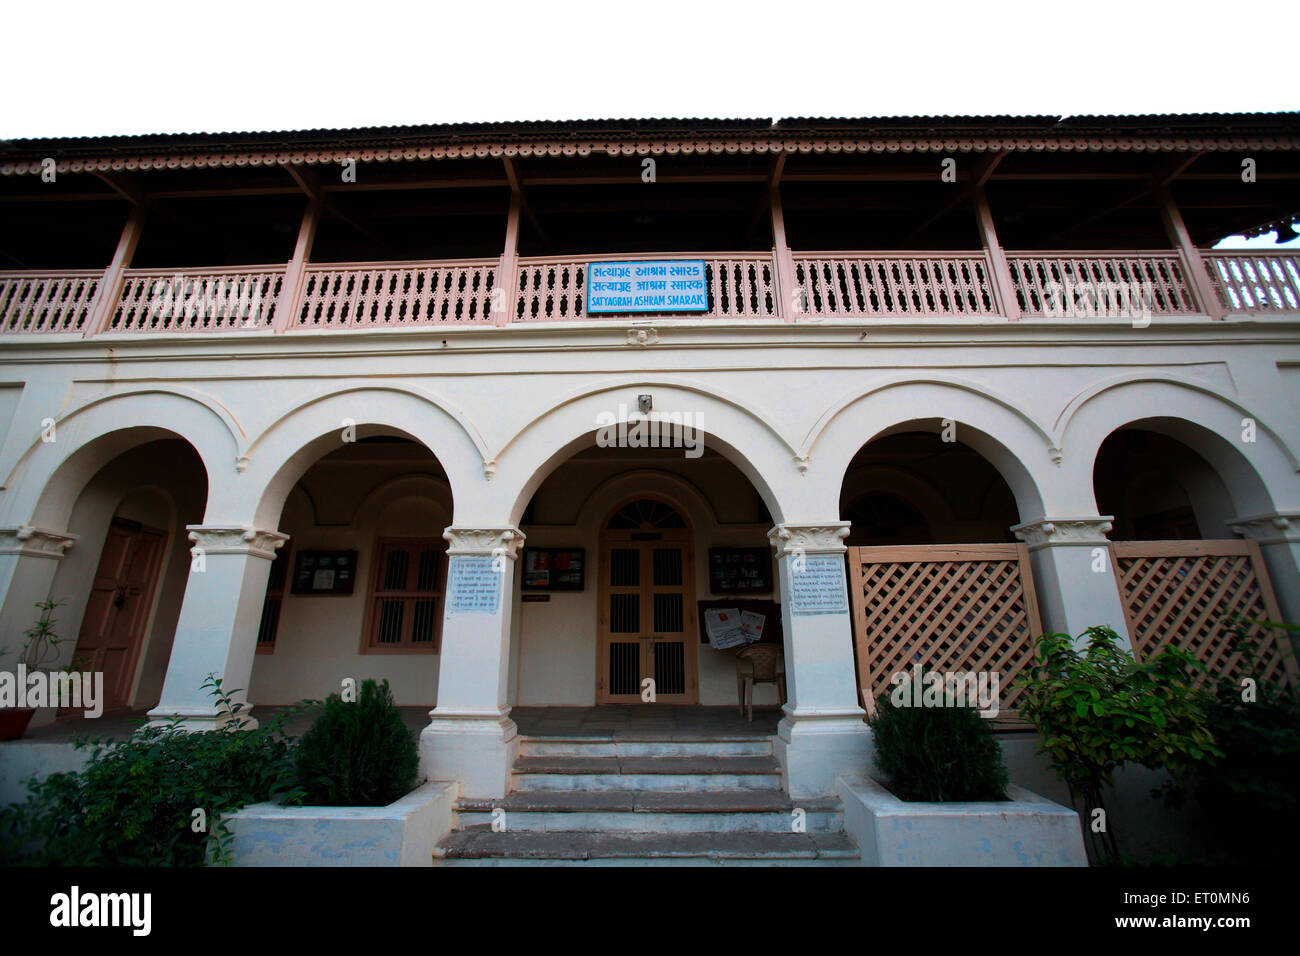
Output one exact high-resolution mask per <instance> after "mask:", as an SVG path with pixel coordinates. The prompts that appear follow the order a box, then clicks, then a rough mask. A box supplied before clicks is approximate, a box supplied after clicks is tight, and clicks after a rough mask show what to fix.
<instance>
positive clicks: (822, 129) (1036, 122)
mask: <svg viewBox="0 0 1300 956" xmlns="http://www.w3.org/2000/svg"><path fill="white" fill-rule="evenodd" d="M922 132H933V133H940V134H947V135H960V134H967V135H1000V134H1001V135H1006V134H1010V135H1021V136H1024V135H1032V134H1034V133H1041V134H1045V133H1049V132H1051V133H1057V134H1061V133H1068V134H1074V135H1088V134H1092V135H1106V134H1111V133H1114V134H1121V135H1134V134H1137V133H1145V134H1156V135H1160V134H1165V135H1168V134H1175V135H1176V134H1188V135H1194V134H1206V133H1212V132H1221V133H1225V134H1237V135H1241V134H1243V133H1250V134H1254V135H1259V136H1275V135H1295V134H1297V133H1300V112H1282V113H1175V114H1134V115H1119V116H1106V115H1098V116H1091V115H1090V116H1066V117H1061V116H1032V115H1030V116H1013V115H1000V116H903V117H899V116H876V117H786V118H781V119H777V120H773V119H772V118H770V117H768V118H734V119H710V118H651V119H591V120H520V121H510V122H497V123H434V124H423V125H410V126H365V127H353V128H347V129H307V130H281V131H264V132H263V131H245V132H224V133H156V134H140V135H130V136H78V137H58V138H32V139H10V140H4V141H0V155H3V156H6V157H9V158H17V157H20V156H30V155H33V154H36V153H40V154H41V155H47V156H48V155H67V154H73V153H76V154H89V153H97V154H103V153H106V152H107V153H117V152H120V153H123V154H127V153H137V152H143V151H147V150H151V149H157V148H159V147H163V148H166V149H168V150H175V151H182V152H183V151H184V150H185V149H186V148H187V147H189V148H193V149H197V150H202V149H211V148H212V147H214V146H218V147H219V146H231V147H238V146H249V145H257V146H260V147H271V148H275V147H279V148H292V147H295V146H307V147H310V146H316V145H322V144H325V143H338V142H348V143H374V144H376V145H398V144H402V143H411V142H475V141H482V140H490V139H501V138H502V137H503V136H505V137H514V136H521V137H522V136H527V137H537V136H546V137H548V138H560V139H563V138H569V137H579V136H584V135H585V136H590V135H593V134H595V135H599V136H602V137H608V138H611V139H622V138H634V137H637V136H644V135H646V134H656V135H660V136H662V135H664V134H671V133H713V134H731V135H737V134H739V135H744V134H747V133H748V134H754V133H764V134H778V135H780V134H798V133H820V134H823V135H825V134H829V133H834V134H840V135H847V136H864V135H868V136H869V135H873V134H874V135H890V134H893V135H899V134H902V135H907V134H912V135H915V134H919V133H922Z"/></svg>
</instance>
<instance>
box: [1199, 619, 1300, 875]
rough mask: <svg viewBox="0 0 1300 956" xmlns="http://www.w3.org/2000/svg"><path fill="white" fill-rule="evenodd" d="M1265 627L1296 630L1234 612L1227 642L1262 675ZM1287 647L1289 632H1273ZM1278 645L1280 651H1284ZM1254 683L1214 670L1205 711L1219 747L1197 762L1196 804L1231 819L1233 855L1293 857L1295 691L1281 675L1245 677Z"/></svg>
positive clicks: (1298, 772) (1299, 739) (1299, 731)
mask: <svg viewBox="0 0 1300 956" xmlns="http://www.w3.org/2000/svg"><path fill="white" fill-rule="evenodd" d="M1269 629H1275V630H1279V631H1283V632H1297V631H1300V627H1297V626H1296V625H1294V624H1283V623H1279V622H1276V621H1256V620H1249V619H1243V618H1238V619H1236V620H1235V621H1234V622H1233V625H1232V632H1231V633H1232V637H1231V645H1230V647H1231V650H1232V652H1233V653H1234V654H1238V655H1240V657H1241V659H1242V662H1243V664H1244V668H1243V672H1244V673H1245V674H1247V675H1262V674H1263V673H1264V670H1265V668H1264V665H1263V664H1262V662H1261V657H1262V656H1263V641H1264V636H1265V635H1266V634H1267V633H1268V630H1269ZM1279 637H1280V638H1281V639H1280V640H1279V644H1280V645H1281V646H1282V647H1283V648H1286V647H1287V645H1288V644H1289V640H1288V639H1287V636H1286V634H1285V633H1283V634H1281V635H1279ZM1284 653H1286V652H1285V651H1284ZM1252 681H1253V686H1251V687H1249V688H1248V687H1246V686H1243V683H1244V682H1239V681H1233V680H1230V679H1228V678H1227V677H1226V676H1220V677H1219V679H1218V680H1217V682H1216V683H1215V686H1214V689H1213V691H1212V693H1210V694H1208V695H1207V699H1206V704H1205V706H1206V713H1207V719H1208V724H1209V727H1210V729H1211V732H1212V733H1213V734H1214V738H1215V741H1216V742H1217V744H1218V747H1219V749H1220V750H1221V751H1222V755H1221V756H1220V757H1219V758H1218V759H1216V760H1208V761H1206V762H1205V763H1204V764H1202V765H1201V766H1200V767H1199V768H1197V772H1196V791H1197V795H1198V797H1199V798H1200V801H1201V804H1202V806H1205V807H1207V808H1212V809H1213V810H1214V812H1216V813H1219V814H1222V815H1223V816H1224V818H1225V819H1229V820H1233V821H1236V827H1237V828H1239V830H1237V832H1233V833H1231V834H1230V835H1231V836H1233V837H1234V838H1235V839H1234V845H1233V847H1232V852H1233V855H1234V858H1235V859H1237V860H1238V861H1240V862H1276V863H1281V862H1282V861H1283V860H1288V859H1291V858H1293V857H1294V854H1295V852H1296V850H1297V849H1298V847H1297V838H1296V837H1295V836H1294V835H1293V834H1294V820H1295V815H1296V813H1297V811H1300V794H1298V793H1297V788H1296V781H1297V780H1300V692H1298V691H1297V689H1296V688H1295V687H1294V686H1291V687H1287V686H1285V685H1284V684H1283V683H1282V682H1281V681H1270V680H1266V679H1264V678H1263V677H1262V676H1257V677H1252Z"/></svg>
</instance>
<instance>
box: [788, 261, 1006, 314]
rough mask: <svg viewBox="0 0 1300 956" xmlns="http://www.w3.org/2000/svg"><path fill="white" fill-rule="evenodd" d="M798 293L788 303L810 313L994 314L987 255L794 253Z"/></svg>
mask: <svg viewBox="0 0 1300 956" xmlns="http://www.w3.org/2000/svg"><path fill="white" fill-rule="evenodd" d="M794 277H795V284H796V285H797V286H798V288H799V291H800V295H799V296H798V297H796V298H795V299H794V300H793V301H792V302H791V303H787V306H788V307H789V308H791V309H792V310H793V311H795V312H796V314H797V313H799V312H806V313H807V314H809V315H812V316H831V317H835V318H851V317H855V316H937V315H953V316H964V315H996V314H997V311H998V307H997V299H996V298H995V296H994V292H993V280H992V278H991V270H990V269H989V264H988V257H987V256H986V255H985V254H984V253H982V252H968V253H962V252H954V253H930V252H917V253H896V252H889V253H873V252H837V253H795V255H794Z"/></svg>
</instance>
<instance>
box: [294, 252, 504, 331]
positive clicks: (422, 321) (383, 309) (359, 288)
mask: <svg viewBox="0 0 1300 956" xmlns="http://www.w3.org/2000/svg"><path fill="white" fill-rule="evenodd" d="M497 267H498V260H496V259H472V260H465V261H461V262H411V263H398V262H394V263H384V264H376V263H350V264H343V265H310V266H308V267H307V268H306V270H305V274H304V277H303V288H302V295H301V298H300V300H299V303H298V305H297V306H296V307H295V309H294V310H293V314H292V316H291V317H290V319H289V321H288V325H287V327H288V328H289V329H356V328H363V329H379V328H394V327H398V326H419V325H443V324H448V323H451V324H457V325H465V324H471V323H489V322H491V321H492V320H493V318H492V314H491V313H492V311H493V305H494V303H495V304H496V305H497V310H498V311H500V310H502V309H504V307H505V305H504V302H501V301H499V300H501V298H502V296H503V294H504V293H503V292H497V285H498V280H497V272H498V268H497ZM494 292H495V293H496V294H495V296H494Z"/></svg>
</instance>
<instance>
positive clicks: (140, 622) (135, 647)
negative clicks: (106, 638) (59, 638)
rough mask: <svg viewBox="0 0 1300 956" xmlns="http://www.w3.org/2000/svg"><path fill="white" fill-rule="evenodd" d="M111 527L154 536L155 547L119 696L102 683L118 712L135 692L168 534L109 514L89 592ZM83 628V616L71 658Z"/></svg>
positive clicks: (108, 702)
mask: <svg viewBox="0 0 1300 956" xmlns="http://www.w3.org/2000/svg"><path fill="white" fill-rule="evenodd" d="M115 527H117V528H126V529H127V530H129V531H130V532H131V533H132V534H133V535H139V536H144V535H149V536H153V537H156V538H157V547H156V548H155V550H154V553H153V556H152V558H151V559H150V562H149V566H148V568H147V570H146V572H145V575H144V580H145V581H146V584H145V585H144V586H143V587H142V588H141V589H140V598H141V601H140V604H139V607H138V611H137V614H138V618H137V620H136V622H135V625H134V628H133V630H134V633H133V634H132V635H131V641H130V646H129V648H128V650H127V653H126V662H125V664H124V665H123V668H122V677H121V683H120V685H119V686H120V689H121V691H122V693H121V696H120V697H118V696H116V695H115V690H116V689H117V688H112V687H109V686H108V684H107V681H106V682H105V685H104V698H105V699H104V706H105V709H106V710H108V709H110V708H111V709H114V710H119V711H120V710H130V709H131V705H132V702H131V697H132V695H133V694H134V692H135V687H136V677H137V676H138V675H137V673H136V670H137V668H138V667H139V665H140V655H141V653H142V651H143V650H144V645H145V642H146V640H147V639H148V636H149V628H150V625H151V624H152V623H153V619H154V614H153V612H154V606H155V605H156V604H157V601H158V588H159V585H160V584H161V582H162V568H163V564H164V562H165V560H166V557H167V551H168V548H167V544H168V535H167V532H166V531H164V530H163V529H161V528H155V527H153V526H152V525H147V524H144V523H143V522H140V521H136V520H134V519H132V518H123V517H120V516H119V515H116V514H115V515H113V517H112V519H111V520H110V521H109V524H108V529H107V531H105V533H104V543H103V544H102V545H101V546H100V549H99V557H98V558H97V559H96V561H95V570H94V572H93V574H92V576H91V579H90V588H91V590H92V591H93V590H94V587H95V580H96V579H97V578H98V577H99V567H100V564H102V563H103V560H104V549H105V548H106V547H108V536H109V535H110V534H111V533H112V531H113V529H114V528H115ZM87 610H89V606H88V607H87ZM84 627H85V617H84V615H83V617H82V622H81V625H80V626H79V627H78V628H77V642H76V644H74V645H73V650H72V655H73V658H74V659H75V658H76V656H77V649H78V648H79V647H80V646H81V631H82V628H84Z"/></svg>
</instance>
